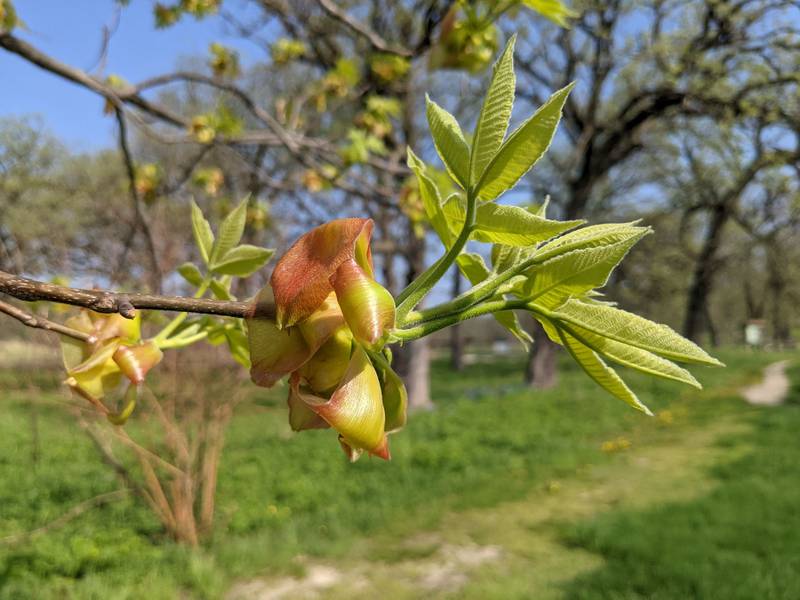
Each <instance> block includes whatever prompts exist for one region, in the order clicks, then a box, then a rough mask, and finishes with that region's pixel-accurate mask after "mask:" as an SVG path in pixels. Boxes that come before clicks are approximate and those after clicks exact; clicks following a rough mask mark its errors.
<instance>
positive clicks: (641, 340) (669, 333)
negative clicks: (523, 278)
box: [544, 298, 724, 366]
mask: <svg viewBox="0 0 800 600" xmlns="http://www.w3.org/2000/svg"><path fill="white" fill-rule="evenodd" d="M544 312H545V316H547V317H548V318H550V319H552V320H554V321H556V322H559V321H563V322H565V323H568V324H570V325H577V326H578V327H582V328H584V329H587V330H588V331H591V332H593V333H596V334H597V335H599V336H602V337H605V338H609V339H612V340H615V341H617V342H622V343H623V344H629V345H631V346H635V347H637V348H641V349H642V350H647V351H649V352H653V353H654V354H658V355H659V356H663V357H664V358H669V359H671V360H677V361H679V362H688V363H697V364H704V365H712V366H724V365H723V364H722V363H721V362H720V361H718V360H717V359H716V358H714V357H713V356H709V354H708V353H706V351H705V350H703V349H702V348H700V347H699V346H698V345H696V344H695V343H694V342H691V341H689V340H687V339H686V338H684V337H682V336H680V335H678V334H677V333H675V332H674V331H673V330H672V329H670V328H669V327H667V326H666V325H660V324H658V323H653V322H652V321H648V320H647V319H645V318H643V317H640V316H638V315H635V314H633V313H629V312H627V311H624V310H621V309H619V308H614V307H613V306H608V305H605V304H597V303H591V304H590V303H586V302H582V301H580V300H578V299H575V298H573V299H570V300H567V301H566V302H565V303H564V304H562V305H561V306H559V307H558V309H557V310H554V311H552V312H549V311H544Z"/></svg>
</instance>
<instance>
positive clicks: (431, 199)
mask: <svg viewBox="0 0 800 600" xmlns="http://www.w3.org/2000/svg"><path fill="white" fill-rule="evenodd" d="M408 167H409V169H411V170H412V171H413V172H414V175H416V177H417V182H418V183H419V193H420V196H421V197H422V205H423V207H424V208H425V215H426V216H427V217H428V222H429V223H430V224H431V227H433V230H434V231H435V232H436V234H437V235H438V236H439V238H440V239H441V240H442V243H443V244H444V245H445V247H447V248H449V247H450V246H451V245H452V244H453V241H454V240H455V236H453V234H452V233H451V232H450V228H449V227H448V226H447V220H446V219H445V217H444V213H443V212H442V198H441V195H440V194H439V188H438V187H436V184H435V183H434V182H433V180H432V179H431V178H430V177H428V175H427V174H426V173H425V163H424V162H422V160H421V159H420V158H419V157H418V156H417V155H416V154H414V151H413V150H412V149H411V148H408Z"/></svg>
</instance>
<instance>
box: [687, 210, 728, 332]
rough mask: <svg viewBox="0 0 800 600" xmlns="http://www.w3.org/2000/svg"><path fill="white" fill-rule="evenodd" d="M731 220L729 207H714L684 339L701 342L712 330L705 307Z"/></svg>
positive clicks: (691, 289) (690, 297)
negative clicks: (710, 329)
mask: <svg viewBox="0 0 800 600" xmlns="http://www.w3.org/2000/svg"><path fill="white" fill-rule="evenodd" d="M729 219H730V212H729V210H728V206H727V204H726V203H719V204H716V205H715V206H714V207H713V209H712V212H711V221H710V222H709V224H708V228H707V230H706V235H705V238H704V240H703V247H702V249H701V250H700V254H699V255H698V257H697V261H696V262H695V267H694V272H693V273H692V282H691V284H690V286H689V292H688V295H687V298H686V315H685V318H684V322H683V335H684V337H687V338H689V339H690V340H692V341H694V342H699V341H700V337H701V336H702V335H703V333H704V332H705V331H707V330H709V327H708V325H709V323H708V322H707V318H706V312H707V308H706V307H707V304H708V298H709V296H710V295H711V290H712V287H713V284H714V270H715V267H716V264H715V263H716V259H717V253H718V251H719V247H720V244H721V243H722V231H723V229H724V228H725V225H726V224H727V222H728V220H729Z"/></svg>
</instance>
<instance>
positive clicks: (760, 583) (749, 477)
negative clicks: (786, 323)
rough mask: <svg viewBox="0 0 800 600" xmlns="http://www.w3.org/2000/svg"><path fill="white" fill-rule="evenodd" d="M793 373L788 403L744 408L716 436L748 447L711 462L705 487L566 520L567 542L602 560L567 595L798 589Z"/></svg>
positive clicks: (771, 593)
mask: <svg viewBox="0 0 800 600" xmlns="http://www.w3.org/2000/svg"><path fill="white" fill-rule="evenodd" d="M790 375H791V376H792V378H793V381H794V382H795V386H794V389H793V394H794V395H793V398H792V400H791V401H790V402H789V403H787V404H786V405H784V406H780V407H775V408H768V409H764V408H760V409H759V408H751V409H746V408H740V410H739V412H741V413H742V417H743V419H745V420H746V421H747V422H748V423H749V424H751V427H750V428H749V429H747V430H746V431H744V432H739V433H737V434H734V435H731V436H727V437H724V438H723V439H722V440H720V442H719V443H720V445H722V447H724V448H737V447H746V448H749V449H750V450H749V451H748V452H747V453H746V454H745V455H744V456H743V457H741V458H739V459H737V460H734V461H732V462H723V463H721V464H716V465H715V466H714V467H713V468H712V469H711V470H710V473H709V476H710V479H711V481H712V482H713V488H712V489H711V491H710V492H709V493H707V494H704V495H702V496H701V497H699V498H696V499H692V500H691V501H688V502H677V503H666V504H661V505H659V506H657V507H654V508H651V509H648V510H643V511H630V510H620V511H611V512H608V513H605V514H603V515H601V516H599V517H598V518H596V519H592V520H590V521H588V522H584V523H581V524H579V525H574V526H571V527H569V528H568V530H567V531H568V533H567V535H566V539H567V540H568V542H570V543H571V544H574V545H577V546H580V547H583V548H585V549H587V550H590V551H591V552H594V553H598V554H600V555H601V556H602V557H603V558H604V559H605V563H604V565H603V566H602V567H601V568H599V569H597V570H594V571H592V572H590V573H588V574H586V575H584V576H581V577H578V578H577V579H576V580H575V581H574V582H572V584H571V585H570V586H569V587H568V588H567V592H568V593H567V597H569V598H587V599H588V598H597V599H600V598H608V599H610V598H615V599H617V598H619V599H622V598H625V599H634V598H636V599H638V598H648V599H661V598H664V599H666V598H670V599H671V598H708V599H711V598H714V599H717V598H719V599H721V600H722V599H725V600H734V599H742V600H745V599H748V600H749V599H752V598H760V599H773V598H774V599H776V600H777V599H789V598H800V470H799V469H800V445H799V444H798V432H799V431H800V402H798V400H800V389H798V387H797V383H798V382H800V368H798V366H795V367H794V368H793V369H792V371H791V372H790Z"/></svg>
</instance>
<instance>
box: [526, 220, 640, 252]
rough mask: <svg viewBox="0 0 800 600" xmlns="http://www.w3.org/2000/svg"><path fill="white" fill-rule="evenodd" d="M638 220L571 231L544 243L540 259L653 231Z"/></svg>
mask: <svg viewBox="0 0 800 600" xmlns="http://www.w3.org/2000/svg"><path fill="white" fill-rule="evenodd" d="M637 223H638V221H633V222H631V223H605V224H602V225H589V226H588V227H582V228H581V229H577V230H575V231H570V232H568V233H565V234H564V235H562V236H560V237H557V238H556V239H554V240H552V241H550V242H547V243H546V244H544V245H542V247H541V248H539V249H538V250H537V251H536V255H537V256H538V257H539V259H540V260H548V259H550V258H553V257H555V256H558V255H560V254H566V253H567V252H570V251H572V250H577V249H583V248H596V247H597V246H609V245H611V244H616V243H617V242H622V241H624V240H628V239H630V238H631V237H636V236H639V235H640V233H641V232H642V231H652V230H651V229H650V228H649V227H637V226H636V224H637Z"/></svg>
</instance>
